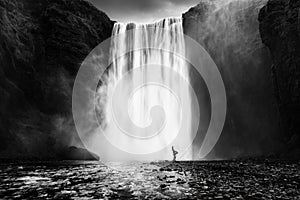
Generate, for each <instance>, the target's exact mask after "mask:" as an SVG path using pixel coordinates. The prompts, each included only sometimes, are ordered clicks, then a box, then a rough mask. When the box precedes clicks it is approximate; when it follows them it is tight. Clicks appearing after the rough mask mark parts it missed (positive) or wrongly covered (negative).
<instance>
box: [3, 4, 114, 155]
mask: <svg viewBox="0 0 300 200" xmlns="http://www.w3.org/2000/svg"><path fill="white" fill-rule="evenodd" d="M0 15H1V18H0V96H1V98H0V141H1V146H0V158H3V157H10V158H14V157H15V158H55V157H56V156H57V153H59V152H60V151H61V150H62V149H64V148H65V147H67V146H68V145H70V144H72V140H73V139H74V135H75V133H76V132H75V130H74V125H73V120H72V114H71V103H72V101H71V96H72V85H73V81H74V79H75V75H76V72H77V70H78V69H79V67H80V64H81V62H82V61H83V60H84V58H85V57H86V56H87V54H88V53H89V52H90V51H91V50H92V49H93V48H94V47H95V46H96V45H98V44H99V43H100V42H101V41H103V40H105V39H106V38H108V37H110V35H111V30H112V27H113V22H112V21H110V19H109V18H108V17H107V16H106V15H105V14H104V13H103V12H101V11H99V10H97V9H96V8H95V7H93V6H92V5H91V4H89V3H87V2H85V1H82V0H75V1H73V0H25V1H18V0H2V1H0Z"/></svg>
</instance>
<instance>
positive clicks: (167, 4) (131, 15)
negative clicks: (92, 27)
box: [88, 0, 199, 22]
mask: <svg viewBox="0 0 300 200" xmlns="http://www.w3.org/2000/svg"><path fill="white" fill-rule="evenodd" d="M88 1H90V2H91V3H93V4H94V5H95V6H96V7H97V8H99V9H100V10H102V11H104V12H106V14H107V15H108V16H109V17H110V18H111V19H112V20H116V21H119V22H129V21H134V22H152V21H155V20H158V19H161V18H165V17H171V16H178V17H179V16H181V14H182V13H183V12H185V11H187V10H188V9H189V8H190V7H192V6H194V5H196V4H197V3H198V2H199V0H88Z"/></svg>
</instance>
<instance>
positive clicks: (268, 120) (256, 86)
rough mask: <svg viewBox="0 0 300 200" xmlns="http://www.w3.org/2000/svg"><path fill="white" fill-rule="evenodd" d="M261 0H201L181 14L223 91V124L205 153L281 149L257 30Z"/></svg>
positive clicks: (224, 155)
mask: <svg viewBox="0 0 300 200" xmlns="http://www.w3.org/2000/svg"><path fill="white" fill-rule="evenodd" d="M265 3H266V1H260V0H254V1H253V0H248V1H235V0H233V1H230V3H227V4H220V1H208V0H202V1H200V3H199V4H198V5H197V6H195V7H193V8H191V9H190V10H189V11H188V12H186V13H184V14H183V26H184V31H185V34H187V35H188V36H190V37H192V38H193V39H195V40H196V41H197V42H199V43H200V44H201V45H202V46H203V47H204V48H205V49H206V51H207V52H208V53H209V54H210V55H211V57H212V59H213V60H214V61H215V63H216V65H217V66H218V68H219V71H220V73H221V75H222V77H223V81H224V84H225V89H226V93H227V117H226V121H225V126H224V129H223V132H222V135H221V137H220V139H219V141H218V143H217V145H216V146H215V148H214V150H213V152H211V154H210V155H209V156H208V157H212V158H216V157H220V158H230V157H239V156H255V155H269V154H276V153H277V152H278V151H280V150H281V148H282V145H283V144H282V143H281V141H280V140H281V139H280V138H281V137H282V133H281V132H280V131H278V130H279V128H278V124H279V119H278V111H277V107H276V105H275V103H276V101H275V98H274V95H273V85H272V77H271V68H270V65H271V62H272V61H271V56H270V53H269V50H268V49H267V48H266V47H265V46H264V45H263V43H262V41H261V38H260V34H259V22H258V13H259V10H260V8H261V7H263V6H264V4H265ZM194 85H195V86H194V87H196V88H197V87H201V86H199V84H198V83H197V81H196V83H194ZM200 92H201V91H200ZM201 112H202V111H201Z"/></svg>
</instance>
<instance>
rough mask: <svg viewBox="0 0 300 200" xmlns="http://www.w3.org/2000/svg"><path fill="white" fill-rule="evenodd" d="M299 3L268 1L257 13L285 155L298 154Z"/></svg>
mask: <svg viewBox="0 0 300 200" xmlns="http://www.w3.org/2000/svg"><path fill="white" fill-rule="evenodd" d="M299 9H300V2H299V1H295V0H291V1H285V0H269V1H268V4H267V5H266V6H264V7H263V8H262V9H261V10H260V13H259V22H260V26H259V28H260V34H261V38H262V40H263V42H264V44H266V45H267V46H268V47H269V49H270V51H271V54H272V60H273V65H272V68H271V69H272V78H273V83H274V93H275V95H276V99H277V105H278V108H279V112H280V124H281V130H282V132H283V135H284V139H285V153H284V154H283V156H284V157H285V158H287V157H290V158H296V159H299V157H300V136H299V132H300V84H299V82H300V58H299V55H300V21H299V19H300V18H299Z"/></svg>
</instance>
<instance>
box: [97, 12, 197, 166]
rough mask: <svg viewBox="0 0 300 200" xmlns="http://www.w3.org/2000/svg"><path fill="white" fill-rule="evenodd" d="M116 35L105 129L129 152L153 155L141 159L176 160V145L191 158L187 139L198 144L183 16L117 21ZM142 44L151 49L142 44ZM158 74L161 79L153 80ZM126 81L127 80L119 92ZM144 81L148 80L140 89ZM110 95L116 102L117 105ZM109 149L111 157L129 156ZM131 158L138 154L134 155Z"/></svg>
mask: <svg viewBox="0 0 300 200" xmlns="http://www.w3.org/2000/svg"><path fill="white" fill-rule="evenodd" d="M166 30H167V31H166ZM115 36H118V37H115ZM112 38H113V40H112V41H111V52H110V57H111V60H112V64H111V67H110V68H109V71H108V73H107V75H108V77H107V78H106V83H105V84H104V85H105V87H104V86H102V87H101V88H100V89H99V91H98V93H101V94H103V93H105V96H106V97H107V98H106V100H107V102H106V103H105V108H104V113H105V114H104V115H105V126H104V132H105V134H106V135H107V136H109V137H110V141H111V142H112V143H114V146H115V147H117V148H120V149H121V150H123V151H127V152H129V153H131V154H143V155H146V154H147V156H142V157H139V159H146V160H147V159H151V160H154V159H155V160H164V159H172V152H171V146H172V145H173V146H174V147H175V149H176V150H178V151H179V152H180V153H182V154H179V159H191V152H190V150H188V151H186V150H187V149H186V147H187V146H188V145H187V144H192V141H191V140H192V136H191V133H190V132H191V130H190V123H191V99H190V91H189V87H188V83H189V72H188V67H187V66H188V65H187V63H186V62H185V60H184V59H183V58H181V57H180V56H178V55H185V42H184V37H183V28H182V20H181V18H167V19H164V20H162V21H159V22H156V23H153V24H133V23H129V24H122V23H116V24H115V25H114V28H113V37H112ZM141 46H143V47H144V46H146V47H147V46H150V47H151V48H143V49H139V47H141ZM136 48H137V50H134V51H131V49H136ZM176 74H177V75H176ZM178 75H179V76H178ZM153 77H155V79H156V80H158V82H159V83H160V84H155V83H153V82H152V81H151V80H153ZM120 80H122V84H121V85H120V86H119V88H120V89H119V90H118V91H117V92H116V89H115V88H116V86H117V84H119V82H120ZM140 82H143V83H145V84H142V85H140V87H138V88H134V85H137V84H139V83H140ZM102 96H103V95H102ZM110 100H112V101H113V102H115V103H114V104H113V107H114V108H113V109H112V108H111V106H112V105H111V104H110V103H109V102H110ZM126 104H128V107H127V105H126ZM156 106H159V107H160V108H162V109H163V113H162V112H159V111H160V110H159V109H158V110H156V111H158V114H157V115H155V114H153V113H152V111H153V110H154V111H155V109H154V108H155V107H156ZM124 107H125V108H126V110H125V111H124ZM127 109H128V110H127ZM183 111H184V112H183ZM154 113H155V112H154ZM183 115H184V116H183ZM128 117H129V118H130V120H128V119H127V118H128ZM116 118H117V119H116ZM116 121H118V122H117V125H116ZM136 127H139V128H138V129H137V128H136ZM158 135H159V137H157V136H158ZM155 137H156V139H154V138H155ZM175 138H176V140H175ZM155 151H157V152H159V153H157V152H156V153H155ZM105 152H106V154H108V155H107V157H112V155H110V154H114V155H115V156H114V157H117V158H120V157H121V158H124V157H126V156H125V155H123V156H122V155H121V154H122V153H118V152H117V151H115V150H108V149H107V148H106V150H105ZM183 152H184V154H183ZM116 155H118V156H116ZM127 156H128V155H127ZM100 157H103V155H100ZM128 159H134V158H133V157H132V156H128Z"/></svg>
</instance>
